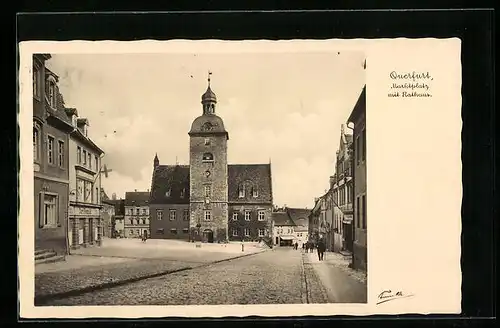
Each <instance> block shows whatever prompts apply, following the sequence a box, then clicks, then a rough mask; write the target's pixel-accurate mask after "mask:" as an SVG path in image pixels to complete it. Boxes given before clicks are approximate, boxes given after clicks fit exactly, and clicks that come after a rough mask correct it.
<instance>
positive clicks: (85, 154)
mask: <svg viewBox="0 0 500 328" xmlns="http://www.w3.org/2000/svg"><path fill="white" fill-rule="evenodd" d="M83 165H85V166H87V151H86V150H83Z"/></svg>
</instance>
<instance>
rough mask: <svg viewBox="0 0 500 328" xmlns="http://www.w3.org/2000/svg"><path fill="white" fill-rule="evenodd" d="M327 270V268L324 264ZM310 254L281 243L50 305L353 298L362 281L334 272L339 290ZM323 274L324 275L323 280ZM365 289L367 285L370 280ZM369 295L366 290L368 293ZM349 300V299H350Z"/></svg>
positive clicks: (260, 301)
mask: <svg viewBox="0 0 500 328" xmlns="http://www.w3.org/2000/svg"><path fill="white" fill-rule="evenodd" d="M322 270H323V271H321V272H323V275H324V273H325V272H326V271H325V270H326V266H325V269H322ZM321 272H319V273H320V274H318V270H317V269H315V268H314V265H313V264H312V263H311V260H310V259H309V257H308V255H307V254H303V253H301V251H300V250H292V249H290V248H282V249H280V248H278V249H276V250H273V251H268V252H264V253H260V254H256V255H251V256H248V257H243V258H239V259H234V260H230V261H227V262H222V263H217V264H211V265H208V266H203V267H198V268H194V269H192V270H187V271H182V272H177V273H171V274H167V275H164V276H161V277H156V278H150V279H146V280H142V281H138V282H134V283H130V284H127V285H123V286H117V287H112V288H107V289H102V290H98V291H94V292H89V293H86V294H82V295H79V296H72V297H67V298H63V299H57V300H50V301H48V302H45V303H44V305H208V304H210V305H221V304H299V303H327V302H331V301H336V302H343V301H344V302H345V301H352V297H350V296H349V295H347V294H348V293H349V285H351V284H352V285H354V286H355V287H356V288H357V290H358V293H359V288H360V285H359V284H360V282H359V281H356V280H355V279H354V278H352V277H351V276H349V275H347V274H346V273H345V272H343V271H341V270H336V271H334V272H335V274H336V275H337V277H332V279H338V280H339V281H340V282H341V284H343V285H345V286H343V287H342V289H340V290H338V291H332V290H331V287H332V285H331V284H329V283H328V282H325V281H324V280H325V279H324V277H322V274H321ZM322 279H323V280H322ZM364 286H365V289H366V285H364ZM365 294H366V292H365ZM344 299H345V300H344Z"/></svg>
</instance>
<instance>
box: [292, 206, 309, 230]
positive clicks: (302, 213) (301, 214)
mask: <svg viewBox="0 0 500 328" xmlns="http://www.w3.org/2000/svg"><path fill="white" fill-rule="evenodd" d="M287 212H288V215H289V216H290V218H291V219H292V220H293V222H294V223H295V225H297V226H306V225H308V224H309V214H311V210H308V209H305V208H287Z"/></svg>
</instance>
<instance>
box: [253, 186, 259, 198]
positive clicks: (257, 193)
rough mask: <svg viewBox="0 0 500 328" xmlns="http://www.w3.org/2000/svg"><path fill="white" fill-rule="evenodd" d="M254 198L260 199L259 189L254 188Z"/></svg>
mask: <svg viewBox="0 0 500 328" xmlns="http://www.w3.org/2000/svg"><path fill="white" fill-rule="evenodd" d="M252 196H253V197H254V198H257V197H259V190H257V188H255V187H252Z"/></svg>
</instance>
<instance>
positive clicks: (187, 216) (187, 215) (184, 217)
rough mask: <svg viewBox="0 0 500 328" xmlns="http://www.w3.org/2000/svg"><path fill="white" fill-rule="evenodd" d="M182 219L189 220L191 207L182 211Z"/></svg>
mask: <svg viewBox="0 0 500 328" xmlns="http://www.w3.org/2000/svg"><path fill="white" fill-rule="evenodd" d="M182 219H183V220H184V221H189V209H187V208H185V209H184V210H183V211H182Z"/></svg>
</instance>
